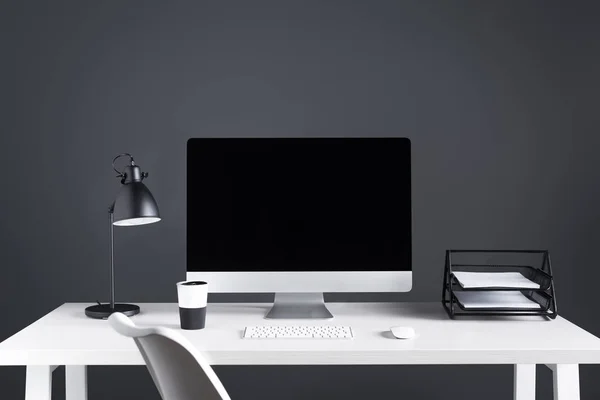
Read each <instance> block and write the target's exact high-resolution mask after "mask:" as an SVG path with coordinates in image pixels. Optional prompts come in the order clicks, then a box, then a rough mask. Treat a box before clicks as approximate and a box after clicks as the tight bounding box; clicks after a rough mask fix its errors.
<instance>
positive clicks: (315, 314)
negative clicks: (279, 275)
mask: <svg viewBox="0 0 600 400" xmlns="http://www.w3.org/2000/svg"><path fill="white" fill-rule="evenodd" d="M265 318H267V319H305V318H313V319H325V318H333V315H332V314H331V313H330V312H329V310H328V309H327V307H326V306H325V300H324V299H323V293H275V302H274V303H273V308H271V310H270V311H269V313H268V314H267V315H266V316H265Z"/></svg>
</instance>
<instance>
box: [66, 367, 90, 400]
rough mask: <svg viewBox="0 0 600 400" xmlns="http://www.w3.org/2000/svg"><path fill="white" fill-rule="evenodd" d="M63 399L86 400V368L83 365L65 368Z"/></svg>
mask: <svg viewBox="0 0 600 400" xmlns="http://www.w3.org/2000/svg"><path fill="white" fill-rule="evenodd" d="M65 399H66V400H87V367H86V366H85V365H66V366H65Z"/></svg>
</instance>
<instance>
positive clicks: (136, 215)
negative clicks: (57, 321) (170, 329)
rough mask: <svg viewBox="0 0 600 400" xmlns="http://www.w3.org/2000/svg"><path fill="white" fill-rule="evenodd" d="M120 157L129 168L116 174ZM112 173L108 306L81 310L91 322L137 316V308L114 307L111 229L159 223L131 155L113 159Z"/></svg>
mask: <svg viewBox="0 0 600 400" xmlns="http://www.w3.org/2000/svg"><path fill="white" fill-rule="evenodd" d="M120 157H129V165H128V166H126V167H125V169H123V171H119V170H117V169H116V168H115V161H117V159H119V158H120ZM113 169H114V170H115V171H116V172H117V174H118V175H117V178H121V184H122V186H121V190H120V191H119V194H118V195H117V199H116V200H115V202H114V203H113V204H112V205H111V206H110V207H109V208H108V220H109V225H110V303H109V304H100V302H98V304H97V305H94V306H90V307H88V308H86V309H85V315H87V316H88V317H91V318H108V317H109V316H110V315H111V314H112V313H114V312H120V313H123V314H125V315H127V316H132V315H135V314H137V313H139V312H140V307H138V306H136V305H134V304H115V270H114V266H115V265H114V264H115V262H114V225H117V226H135V225H146V224H151V223H153V222H158V221H160V214H159V212H158V205H157V204H156V200H154V197H152V193H150V191H149V190H148V188H147V187H146V185H144V184H143V183H142V181H143V180H144V179H145V178H146V177H148V173H147V172H142V171H141V170H140V167H139V166H137V165H135V162H134V161H133V157H132V156H131V154H128V153H124V154H119V155H118V156H116V157H115V158H114V159H113Z"/></svg>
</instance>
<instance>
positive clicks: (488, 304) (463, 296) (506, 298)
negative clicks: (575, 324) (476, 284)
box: [454, 291, 542, 310]
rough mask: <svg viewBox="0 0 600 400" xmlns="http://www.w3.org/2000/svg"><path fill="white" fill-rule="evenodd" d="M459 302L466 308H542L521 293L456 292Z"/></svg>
mask: <svg viewBox="0 0 600 400" xmlns="http://www.w3.org/2000/svg"><path fill="white" fill-rule="evenodd" d="M454 295H455V296H456V298H457V300H458V301H459V302H460V303H461V304H462V305H463V307H465V308H467V309H468V308H525V309H531V310H538V309H540V308H542V307H541V306H540V305H539V304H538V303H536V302H535V301H532V300H529V299H528V298H527V297H525V296H524V295H523V294H522V293H521V292H489V291H488V292H461V291H456V292H454Z"/></svg>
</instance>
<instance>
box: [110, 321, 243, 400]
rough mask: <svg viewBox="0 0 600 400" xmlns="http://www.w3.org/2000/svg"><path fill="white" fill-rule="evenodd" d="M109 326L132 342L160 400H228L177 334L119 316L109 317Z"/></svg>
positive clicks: (196, 354)
mask: <svg viewBox="0 0 600 400" xmlns="http://www.w3.org/2000/svg"><path fill="white" fill-rule="evenodd" d="M108 322H109V324H110V326H112V327H113V329H114V330H116V331H117V332H119V333H120V334H121V335H124V336H127V337H130V338H133V340H134V341H135V344H136V345H137V347H138V349H140V353H142V356H143V357H144V361H145V362H146V366H147V367H148V371H150V375H151V376H152V380H154V384H155V385H156V388H157V389H158V392H159V393H160V395H161V397H162V398H163V400H231V398H230V397H229V395H228V394H227V391H226V390H225V388H224V387H223V384H222V383H221V381H220V380H219V378H218V377H217V375H216V374H215V372H214V371H213V369H212V368H211V367H210V365H209V364H208V363H207V362H206V360H205V359H204V357H203V356H202V354H200V353H199V352H198V351H197V350H196V349H195V348H194V346H192V345H191V343H189V342H188V341H187V339H185V338H184V337H183V336H182V335H181V334H180V333H179V332H176V331H174V330H172V329H168V328H163V327H151V328H141V327H138V326H136V325H135V324H134V323H133V321H132V320H131V319H129V318H128V317H126V316H125V315H123V314H121V313H114V314H112V315H111V316H110V318H109V319H108Z"/></svg>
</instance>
